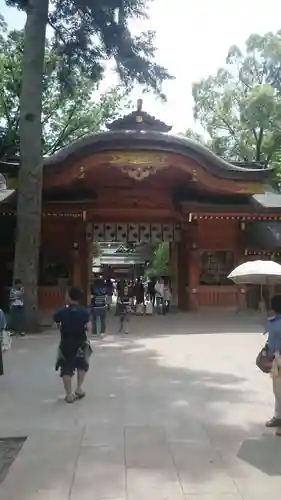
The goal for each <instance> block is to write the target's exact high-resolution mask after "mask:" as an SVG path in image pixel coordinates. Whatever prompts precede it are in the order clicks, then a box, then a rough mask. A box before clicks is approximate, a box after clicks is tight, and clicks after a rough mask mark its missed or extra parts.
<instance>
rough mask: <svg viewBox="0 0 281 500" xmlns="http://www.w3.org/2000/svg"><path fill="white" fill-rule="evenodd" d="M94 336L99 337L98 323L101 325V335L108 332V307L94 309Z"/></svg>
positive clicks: (92, 312)
mask: <svg viewBox="0 0 281 500" xmlns="http://www.w3.org/2000/svg"><path fill="white" fill-rule="evenodd" d="M91 314H92V326H93V335H98V322H99V323H100V333H105V330H106V307H92V310H91Z"/></svg>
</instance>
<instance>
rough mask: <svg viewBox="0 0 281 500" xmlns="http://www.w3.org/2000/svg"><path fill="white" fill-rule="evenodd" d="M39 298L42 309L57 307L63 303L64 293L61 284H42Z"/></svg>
mask: <svg viewBox="0 0 281 500" xmlns="http://www.w3.org/2000/svg"><path fill="white" fill-rule="evenodd" d="M38 300H39V307H40V308H41V309H55V308H56V307H60V306H61V305H63V303H64V293H63V290H62V288H61V287H60V286H40V287H39V297H38Z"/></svg>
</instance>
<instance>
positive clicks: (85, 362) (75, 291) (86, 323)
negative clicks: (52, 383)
mask: <svg viewBox="0 0 281 500" xmlns="http://www.w3.org/2000/svg"><path fill="white" fill-rule="evenodd" d="M82 298H83V294H82V292H81V290H80V289H79V288H77V287H72V288H70V289H69V291H68V299H67V304H66V305H65V306H63V307H61V308H60V309H58V310H57V311H56V312H55V313H54V321H55V323H56V324H57V325H58V326H59V329H60V337H61V338H60V344H59V355H58V359H57V363H56V369H58V368H60V369H61V377H62V380H63V384H64V389H65V400H66V402H67V403H73V401H75V400H76V399H81V398H83V397H84V396H85V392H84V391H83V390H82V384H83V382H84V378H85V375H86V373H87V371H88V369H89V346H88V343H87V334H89V333H90V332H91V321H90V313H89V311H88V309H86V308H85V307H82V306H81V305H80V302H81V300H82ZM75 371H77V388H76V390H75V393H73V392H72V377H73V375H74V373H75Z"/></svg>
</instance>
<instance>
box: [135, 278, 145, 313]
mask: <svg viewBox="0 0 281 500" xmlns="http://www.w3.org/2000/svg"><path fill="white" fill-rule="evenodd" d="M135 297H136V314H138V315H141V314H143V312H144V286H143V283H142V281H141V279H140V278H137V279H136V283H135Z"/></svg>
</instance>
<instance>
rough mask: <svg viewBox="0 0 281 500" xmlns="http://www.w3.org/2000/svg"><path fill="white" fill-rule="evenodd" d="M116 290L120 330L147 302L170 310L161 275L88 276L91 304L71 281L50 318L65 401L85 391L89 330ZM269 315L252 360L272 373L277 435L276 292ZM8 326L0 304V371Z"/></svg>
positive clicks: (280, 346)
mask: <svg viewBox="0 0 281 500" xmlns="http://www.w3.org/2000/svg"><path fill="white" fill-rule="evenodd" d="M114 295H115V296H116V313H115V314H116V315H117V316H119V318H120V328H119V330H120V332H124V333H126V334H128V333H129V330H128V327H129V318H130V315H131V313H132V312H136V313H137V312H138V311H143V310H144V308H145V307H147V306H148V304H150V305H151V307H152V308H153V307H155V308H156V311H157V312H158V314H166V313H167V312H169V310H170V303H171V288H170V285H169V281H168V280H165V279H162V278H160V279H158V280H155V281H153V280H151V281H147V282H144V280H142V279H141V278H138V279H137V280H136V281H134V282H133V281H126V280H122V281H119V282H114V281H113V280H111V279H110V278H108V279H107V280H104V279H103V278H102V276H99V277H97V278H95V279H93V282H92V284H91V287H90V304H87V305H84V306H83V305H82V303H83V294H82V291H81V290H80V289H79V288H77V287H70V288H69V290H68V293H67V297H66V302H65V305H64V306H63V307H61V308H59V309H58V310H57V311H56V312H55V313H54V322H55V323H56V324H57V326H58V328H59V330H60V343H59V347H58V353H57V359H56V369H57V370H59V369H60V375H61V377H62V380H63V385H64V389H65V401H66V402H67V403H73V402H74V401H76V400H78V399H82V398H84V396H85V392H84V390H83V388H82V385H83V382H84V379H85V376H86V373H87V371H88V369H89V359H90V356H91V354H92V347H91V343H90V341H89V338H90V336H91V335H95V336H97V335H99V334H100V333H101V334H102V333H105V331H106V314H107V310H108V309H111V307H112V303H113V300H112V299H113V296H114ZM271 308H272V312H273V316H272V317H271V318H270V319H269V320H268V322H267V325H266V333H267V337H268V339H267V343H266V346H265V348H264V349H263V350H262V351H261V352H260V353H259V356H258V358H257V366H259V368H260V369H261V370H262V371H263V372H265V373H271V375H272V379H273V392H274V396H275V414H274V416H273V418H271V419H270V420H269V421H268V422H267V423H266V426H267V427H271V428H276V434H277V435H278V436H281V296H280V295H276V296H274V297H273V298H272V301H271ZM23 318H24V287H23V284H22V282H21V281H20V280H15V282H14V285H13V287H12V289H11V293H10V321H9V323H10V325H9V328H10V329H12V332H13V333H18V334H20V335H23ZM6 328H7V325H6V319H5V315H4V313H3V311H2V310H1V309H0V375H3V373H4V369H3V358H2V343H3V332H4V331H5V329H6ZM75 372H76V373H77V383H76V388H75V390H74V391H73V388H72V381H73V376H74V375H75Z"/></svg>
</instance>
